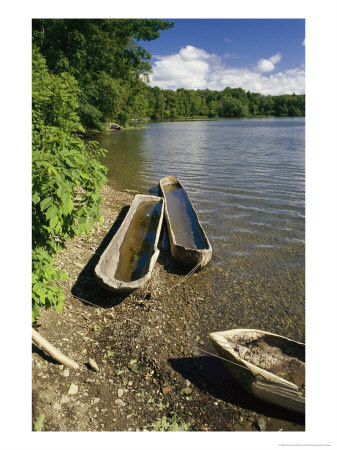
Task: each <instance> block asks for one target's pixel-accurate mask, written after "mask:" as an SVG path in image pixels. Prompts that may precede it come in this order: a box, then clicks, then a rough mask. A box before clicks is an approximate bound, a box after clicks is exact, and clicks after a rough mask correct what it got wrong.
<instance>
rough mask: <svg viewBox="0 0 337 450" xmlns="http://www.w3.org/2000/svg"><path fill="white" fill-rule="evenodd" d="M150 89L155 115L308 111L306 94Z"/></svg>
mask: <svg viewBox="0 0 337 450" xmlns="http://www.w3.org/2000/svg"><path fill="white" fill-rule="evenodd" d="M147 90H148V95H147V99H146V103H147V105H148V108H147V111H148V112H147V115H148V116H149V117H151V118H152V119H168V118H183V117H247V116H261V115H262V116H279V117H287V116H291V117H294V116H304V115H305V96H304V95H295V94H292V95H280V96H270V95H268V96H265V95H261V94H257V93H253V92H249V91H248V92H246V91H244V90H243V89H241V88H235V89H232V88H229V87H227V88H226V89H224V90H223V91H211V90H209V89H205V90H190V89H178V90H177V91H172V90H167V89H166V90H163V89H159V88H158V87H154V88H149V87H147ZM144 106H145V105H144Z"/></svg>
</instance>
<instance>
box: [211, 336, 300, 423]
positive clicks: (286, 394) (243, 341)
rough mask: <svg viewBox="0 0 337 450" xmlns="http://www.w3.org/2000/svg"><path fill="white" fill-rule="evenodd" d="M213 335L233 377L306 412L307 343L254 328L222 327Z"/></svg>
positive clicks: (277, 401) (283, 404)
mask: <svg viewBox="0 0 337 450" xmlns="http://www.w3.org/2000/svg"><path fill="white" fill-rule="evenodd" d="M210 338H211V341H212V343H213V345H214V347H215V349H216V350H217V352H218V354H219V356H221V357H222V358H224V360H223V362H224V364H225V366H226V368H227V369H228V370H229V372H230V373H231V374H232V376H233V378H234V379H235V380H236V381H237V382H238V383H239V384H240V385H241V386H242V387H243V388H244V389H246V390H247V391H248V392H249V393H250V394H252V395H253V396H255V397H257V398H259V399H261V400H264V401H266V402H268V403H272V404H274V405H277V406H281V407H283V408H286V409H288V410H292V411H295V412H297V413H303V414H304V412H305V398H304V390H305V345H304V344H302V343H300V342H296V341H293V340H291V339H288V338H286V337H283V336H279V335H277V334H273V333H268V332H266V331H261V330H254V329H236V330H227V331H219V332H215V333H211V334H210Z"/></svg>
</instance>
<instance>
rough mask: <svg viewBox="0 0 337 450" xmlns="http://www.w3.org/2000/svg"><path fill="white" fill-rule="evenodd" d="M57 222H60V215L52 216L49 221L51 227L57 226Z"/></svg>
mask: <svg viewBox="0 0 337 450" xmlns="http://www.w3.org/2000/svg"><path fill="white" fill-rule="evenodd" d="M57 222H58V217H57V216H54V217H52V218H51V219H50V221H49V226H50V228H55V226H56V224H57Z"/></svg>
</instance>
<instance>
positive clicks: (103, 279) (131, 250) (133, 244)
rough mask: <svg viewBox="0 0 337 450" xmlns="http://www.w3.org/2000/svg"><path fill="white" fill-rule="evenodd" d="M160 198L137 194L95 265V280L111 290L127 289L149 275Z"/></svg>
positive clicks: (156, 251) (161, 207)
mask: <svg viewBox="0 0 337 450" xmlns="http://www.w3.org/2000/svg"><path fill="white" fill-rule="evenodd" d="M164 202H165V201H164V199H163V198H161V197H157V196H154V195H142V194H137V195H136V196H135V198H134V200H133V202H132V204H131V206H130V209H129V211H128V213H127V215H126V216H125V219H124V220H123V223H122V225H121V226H120V228H119V229H118V231H117V232H116V234H115V235H114V237H113V238H112V240H111V242H110V243H109V245H108V246H107V247H106V249H105V250H104V252H103V254H102V256H101V257H100V260H99V262H98V264H97V266H96V267H95V274H96V277H97V278H98V281H99V283H100V284H101V285H102V286H103V287H105V288H106V289H108V290H110V291H113V292H120V293H123V292H131V291H133V290H134V289H137V288H139V287H141V286H142V285H143V284H144V283H146V282H147V281H148V280H149V279H150V277H151V272H152V269H153V267H154V264H155V262H156V260H157V258H158V255H159V249H158V241H159V237H160V232H161V229H162V223H163V217H164Z"/></svg>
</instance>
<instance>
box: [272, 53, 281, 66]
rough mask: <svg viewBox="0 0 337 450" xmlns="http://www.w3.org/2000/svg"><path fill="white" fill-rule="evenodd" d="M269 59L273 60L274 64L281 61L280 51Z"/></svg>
mask: <svg viewBox="0 0 337 450" xmlns="http://www.w3.org/2000/svg"><path fill="white" fill-rule="evenodd" d="M269 61H271V62H272V63H273V64H277V63H279V62H280V61H281V55H280V53H276V54H275V55H273V56H271V57H270V58H269Z"/></svg>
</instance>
